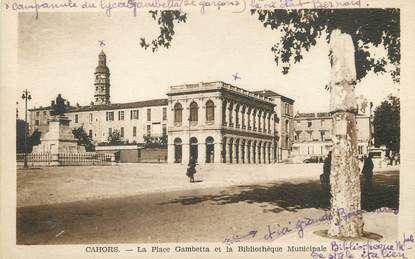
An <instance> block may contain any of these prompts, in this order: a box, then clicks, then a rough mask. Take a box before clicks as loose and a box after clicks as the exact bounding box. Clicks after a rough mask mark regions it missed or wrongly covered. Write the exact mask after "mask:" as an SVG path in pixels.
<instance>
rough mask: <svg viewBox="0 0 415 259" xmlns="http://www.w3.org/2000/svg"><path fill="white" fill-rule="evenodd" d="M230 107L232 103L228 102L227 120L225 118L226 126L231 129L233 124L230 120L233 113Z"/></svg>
mask: <svg viewBox="0 0 415 259" xmlns="http://www.w3.org/2000/svg"><path fill="white" fill-rule="evenodd" d="M229 107H230V103H229V102H228V103H227V104H226V111H225V113H226V118H225V121H226V125H227V126H228V127H229V126H230V124H231V120H230V118H231V111H230V109H229Z"/></svg>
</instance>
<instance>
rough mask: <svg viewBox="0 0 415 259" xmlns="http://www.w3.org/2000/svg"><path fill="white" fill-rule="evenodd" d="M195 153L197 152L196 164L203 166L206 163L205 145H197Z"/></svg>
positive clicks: (203, 143)
mask: <svg viewBox="0 0 415 259" xmlns="http://www.w3.org/2000/svg"><path fill="white" fill-rule="evenodd" d="M197 145H198V146H197V148H198V150H197V152H198V157H197V162H198V163H199V164H205V163H206V143H205V142H202V143H198V144H197Z"/></svg>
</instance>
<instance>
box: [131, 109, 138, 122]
mask: <svg viewBox="0 0 415 259" xmlns="http://www.w3.org/2000/svg"><path fill="white" fill-rule="evenodd" d="M130 119H131V120H138V110H131V111H130Z"/></svg>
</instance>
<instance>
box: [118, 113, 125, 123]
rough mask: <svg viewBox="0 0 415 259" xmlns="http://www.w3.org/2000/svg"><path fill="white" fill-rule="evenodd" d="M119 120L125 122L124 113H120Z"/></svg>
mask: <svg viewBox="0 0 415 259" xmlns="http://www.w3.org/2000/svg"><path fill="white" fill-rule="evenodd" d="M118 120H119V121H123V120H124V111H118Z"/></svg>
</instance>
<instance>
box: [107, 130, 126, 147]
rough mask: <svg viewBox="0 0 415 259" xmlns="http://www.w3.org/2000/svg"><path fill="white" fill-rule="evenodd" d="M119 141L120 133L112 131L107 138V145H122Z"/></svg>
mask: <svg viewBox="0 0 415 259" xmlns="http://www.w3.org/2000/svg"><path fill="white" fill-rule="evenodd" d="M122 143H123V142H122V140H121V133H120V131H119V130H114V131H113V132H112V133H111V134H110V135H109V136H108V144H111V145H119V144H122Z"/></svg>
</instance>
